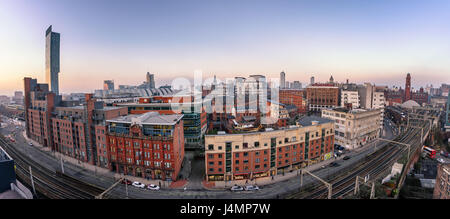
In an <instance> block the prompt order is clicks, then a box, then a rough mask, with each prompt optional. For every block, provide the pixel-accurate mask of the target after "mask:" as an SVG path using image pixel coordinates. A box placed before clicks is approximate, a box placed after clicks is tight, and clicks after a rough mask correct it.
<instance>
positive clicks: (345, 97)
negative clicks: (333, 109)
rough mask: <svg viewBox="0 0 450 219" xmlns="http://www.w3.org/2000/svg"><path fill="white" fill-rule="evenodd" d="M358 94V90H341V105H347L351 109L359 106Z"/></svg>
mask: <svg viewBox="0 0 450 219" xmlns="http://www.w3.org/2000/svg"><path fill="white" fill-rule="evenodd" d="M359 101H360V100H359V94H358V90H356V89H354V90H352V89H347V90H344V89H342V90H341V107H348V108H351V109H356V108H359V107H360V105H359Z"/></svg>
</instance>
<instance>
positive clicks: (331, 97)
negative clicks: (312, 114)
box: [306, 84, 339, 111]
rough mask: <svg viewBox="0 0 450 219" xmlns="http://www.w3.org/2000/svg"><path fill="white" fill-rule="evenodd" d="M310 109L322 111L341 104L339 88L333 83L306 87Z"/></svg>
mask: <svg viewBox="0 0 450 219" xmlns="http://www.w3.org/2000/svg"><path fill="white" fill-rule="evenodd" d="M306 99H307V100H308V108H309V110H310V111H320V110H322V109H330V108H334V107H337V106H339V88H338V87H336V86H334V85H333V84H313V85H310V86H308V87H307V88H306Z"/></svg>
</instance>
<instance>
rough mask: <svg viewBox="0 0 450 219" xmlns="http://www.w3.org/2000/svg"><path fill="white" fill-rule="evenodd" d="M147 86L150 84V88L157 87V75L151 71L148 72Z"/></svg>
mask: <svg viewBox="0 0 450 219" xmlns="http://www.w3.org/2000/svg"><path fill="white" fill-rule="evenodd" d="M147 86H149V88H150V89H153V88H155V75H154V74H150V72H147Z"/></svg>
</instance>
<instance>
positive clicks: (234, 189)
mask: <svg viewBox="0 0 450 219" xmlns="http://www.w3.org/2000/svg"><path fill="white" fill-rule="evenodd" d="M243 190H244V188H242V186H238V185H234V186H233V187H231V191H243Z"/></svg>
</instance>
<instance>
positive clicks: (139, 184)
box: [131, 182, 145, 189]
mask: <svg viewBox="0 0 450 219" xmlns="http://www.w3.org/2000/svg"><path fill="white" fill-rule="evenodd" d="M131 185H132V186H134V187H137V188H141V189H143V188H145V184H143V183H140V182H133V184H131Z"/></svg>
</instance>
